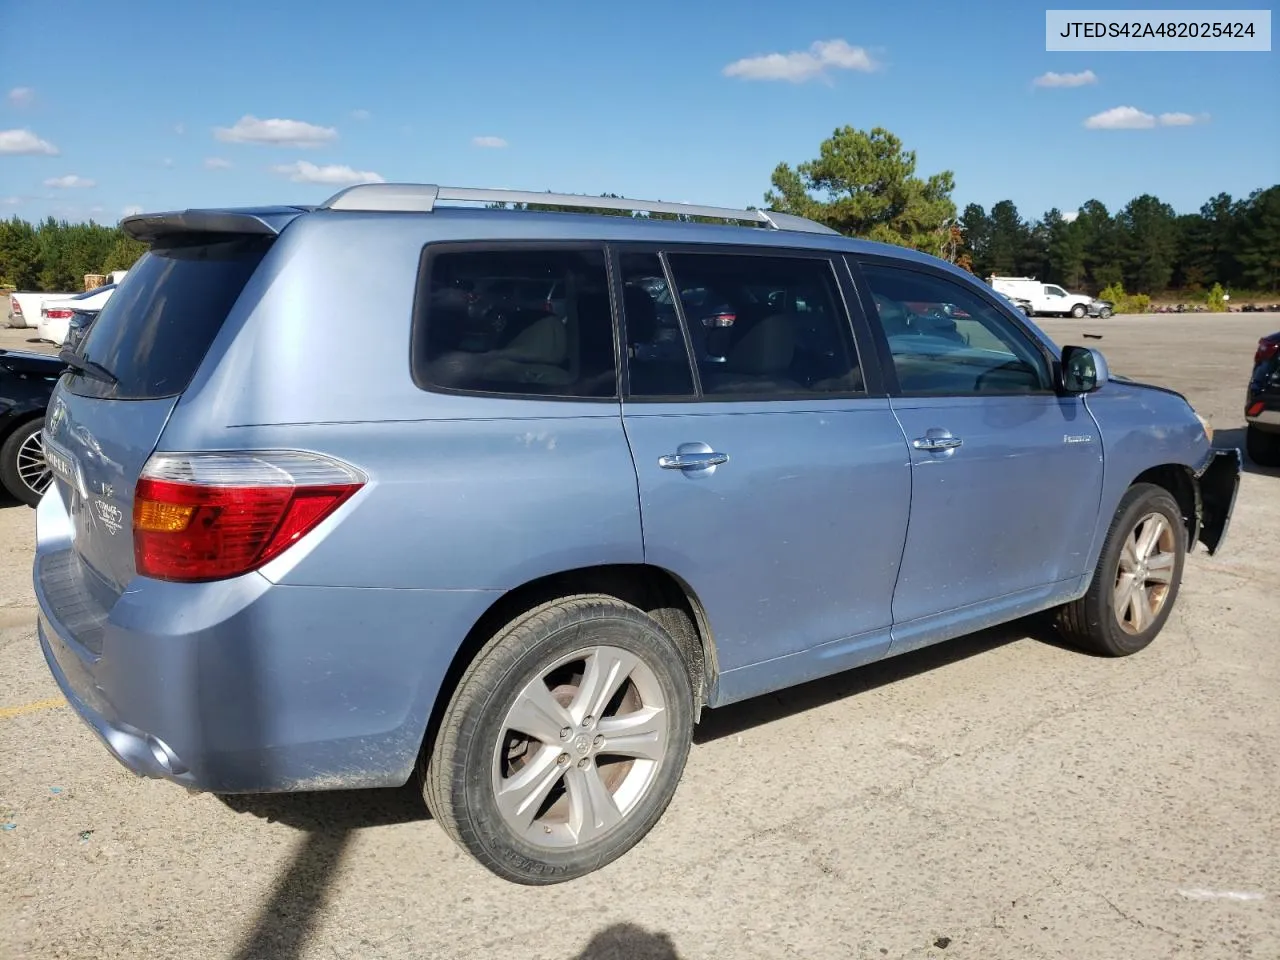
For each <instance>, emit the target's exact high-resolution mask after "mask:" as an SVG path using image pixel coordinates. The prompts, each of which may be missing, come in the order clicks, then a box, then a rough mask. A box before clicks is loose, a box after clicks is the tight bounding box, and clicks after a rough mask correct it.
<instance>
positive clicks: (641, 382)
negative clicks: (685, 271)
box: [619, 253, 697, 398]
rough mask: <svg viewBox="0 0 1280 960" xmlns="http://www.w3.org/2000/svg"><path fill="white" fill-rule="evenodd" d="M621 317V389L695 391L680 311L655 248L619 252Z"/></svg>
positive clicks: (643, 393)
mask: <svg viewBox="0 0 1280 960" xmlns="http://www.w3.org/2000/svg"><path fill="white" fill-rule="evenodd" d="M619 262H620V264H621V267H622V271H621V272H622V320H623V330H624V331H625V336H626V345H627V349H626V358H627V395H628V396H630V397H669V398H676V397H685V398H691V397H694V396H696V395H697V391H696V390H695V388H694V385H693V369H692V367H691V366H690V364H689V350H688V347H687V346H686V344H685V339H684V332H683V331H682V330H681V329H680V315H679V314H678V313H677V312H676V305H675V300H674V299H673V298H672V296H671V288H670V286H669V285H668V284H667V277H666V272H665V271H664V270H663V267H662V260H661V258H659V256H658V255H657V254H656V253H624V254H622V256H621V257H620V258H619Z"/></svg>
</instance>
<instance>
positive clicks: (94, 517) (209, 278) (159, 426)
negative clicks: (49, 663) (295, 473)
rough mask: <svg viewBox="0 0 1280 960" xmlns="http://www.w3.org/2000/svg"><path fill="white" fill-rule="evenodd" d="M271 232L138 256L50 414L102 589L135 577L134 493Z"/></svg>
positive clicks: (77, 523) (51, 446)
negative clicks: (82, 364)
mask: <svg viewBox="0 0 1280 960" xmlns="http://www.w3.org/2000/svg"><path fill="white" fill-rule="evenodd" d="M270 242H271V241H270V238H269V237H263V236H244V235H231V236H221V237H215V238H212V239H211V238H210V237H209V236H208V235H203V236H201V237H199V238H198V239H196V240H195V241H194V242H192V240H191V239H189V238H184V237H182V236H178V237H171V238H168V239H163V238H162V239H161V240H159V241H157V243H156V244H155V246H154V247H153V248H152V249H151V250H150V252H148V253H146V254H144V255H143V257H142V258H141V259H140V260H139V261H138V262H137V263H136V264H135V265H134V267H133V268H132V269H131V270H130V271H129V272H128V274H127V275H126V276H125V278H124V280H123V282H121V284H120V285H119V287H117V288H116V290H115V292H114V293H113V294H112V296H111V298H110V299H109V300H108V301H107V303H106V305H105V306H104V307H103V309H102V312H101V314H100V315H99V316H98V319H97V321H96V322H95V323H94V324H93V326H92V327H91V328H90V330H89V333H88V335H87V336H86V337H85V339H84V341H83V342H82V344H81V345H80V346H79V348H78V352H79V354H80V357H81V359H82V360H83V361H84V366H85V369H84V370H82V371H78V372H77V371H68V372H67V373H66V374H64V375H63V378H62V380H61V382H60V383H59V385H58V387H57V389H56V390H55V392H54V395H53V397H52V399H51V402H50V406H49V415H48V417H47V419H46V423H45V455H46V457H47V458H48V460H49V465H50V468H51V469H52V471H53V473H54V476H55V477H56V478H57V479H56V483H57V484H58V489H59V492H60V494H61V496H62V499H63V502H64V503H65V504H66V505H67V509H68V512H69V514H70V518H71V521H72V523H73V525H74V529H75V549H76V551H77V553H78V555H79V558H80V560H81V561H82V562H83V564H84V565H85V566H87V567H88V568H89V569H90V570H92V571H93V572H94V573H95V574H96V578H97V579H98V580H99V581H100V583H99V586H100V587H101V588H103V589H105V590H107V591H110V592H111V593H114V594H116V595H118V594H119V593H120V592H121V591H122V590H123V589H124V587H125V585H126V584H128V582H129V581H130V580H131V579H132V578H133V576H134V573H135V570H134V562H133V493H134V486H135V484H136V483H137V480H138V476H139V474H140V473H141V471H142V467H143V465H144V464H145V463H146V461H147V458H148V457H149V456H150V455H151V452H152V451H153V450H154V449H155V446H156V441H157V440H158V439H159V437H160V434H161V432H162V431H163V430H164V426H165V423H166V422H167V420H168V418H169V414H170V412H171V411H172V410H173V407H174V405H175V404H176V403H177V402H178V398H179V397H180V396H181V394H182V392H183V391H184V390H185V389H186V388H187V385H188V384H189V383H190V382H191V379H192V377H193V376H194V374H195V372H196V369H197V368H198V367H199V365H200V363H201V361H202V360H203V359H204V356H205V353H206V352H207V351H208V349H209V346H210V344H211V343H212V342H213V338H214V337H215V336H216V335H217V333H218V330H219V329H220V328H221V327H222V323H223V321H224V320H225V319H226V317H227V314H228V312H229V311H230V310H231V307H232V306H233V305H234V304H235V302H236V299H237V298H238V297H239V296H240V293H241V291H242V290H243V289H244V287H245V284H246V283H247V282H248V280H249V277H250V276H252V274H253V272H254V271H255V270H256V269H257V267H258V265H259V264H260V263H261V261H262V258H263V256H264V254H265V253H266V250H267V248H268V246H269V245H270Z"/></svg>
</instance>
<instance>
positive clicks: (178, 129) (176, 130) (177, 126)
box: [173, 123, 187, 136]
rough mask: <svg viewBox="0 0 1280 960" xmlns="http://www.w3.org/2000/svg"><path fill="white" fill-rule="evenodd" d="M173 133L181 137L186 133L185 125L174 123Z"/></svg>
mask: <svg viewBox="0 0 1280 960" xmlns="http://www.w3.org/2000/svg"><path fill="white" fill-rule="evenodd" d="M173 132H174V133H176V134H177V135H178V136H182V135H183V134H184V133H186V132H187V125H186V124H185V123H175V124H174V125H173Z"/></svg>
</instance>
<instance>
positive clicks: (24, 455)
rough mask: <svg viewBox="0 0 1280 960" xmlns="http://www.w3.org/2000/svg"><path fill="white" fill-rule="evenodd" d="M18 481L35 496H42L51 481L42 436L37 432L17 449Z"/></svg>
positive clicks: (51, 474) (51, 475)
mask: <svg viewBox="0 0 1280 960" xmlns="http://www.w3.org/2000/svg"><path fill="white" fill-rule="evenodd" d="M18 479H19V480H21V481H22V484H23V486H25V487H26V488H27V489H28V490H30V491H31V492H32V493H34V494H36V496H43V495H44V492H45V491H46V490H47V489H49V484H50V482H51V481H52V480H53V473H52V472H51V471H50V470H49V463H48V461H47V460H45V457H44V434H43V432H42V431H40V430H37V431H36V432H35V433H33V434H31V436H29V437H27V439H26V440H24V441H22V444H21V445H20V446H19V447H18Z"/></svg>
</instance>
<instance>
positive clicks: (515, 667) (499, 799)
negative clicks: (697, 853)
mask: <svg viewBox="0 0 1280 960" xmlns="http://www.w3.org/2000/svg"><path fill="white" fill-rule="evenodd" d="M692 736H693V690H692V685H691V683H690V678H689V672H688V669H687V667H686V666H685V662H684V659H683V658H682V656H681V655H680V653H679V649H678V647H677V645H676V643H675V641H674V640H673V639H672V638H671V636H670V634H668V633H667V631H666V630H664V629H663V628H662V627H661V626H660V625H659V624H658V623H657V622H656V621H654V620H653V619H652V618H651V617H649V616H648V615H646V614H645V613H643V612H642V611H641V610H639V609H638V608H636V607H634V606H632V605H630V604H627V603H623V602H621V601H619V600H615V599H614V598H612V597H607V596H602V595H583V596H574V597H568V598H564V599H560V600H555V601H552V602H550V603H546V604H543V605H542V606H540V607H536V608H534V609H533V610H530V611H529V612H528V613H525V614H523V615H522V616H520V617H517V618H516V619H515V620H513V621H512V622H511V623H509V624H508V625H507V626H506V627H504V628H503V629H502V630H500V631H499V632H498V633H497V634H496V635H495V636H494V637H493V638H492V639H491V640H490V641H489V642H488V643H487V644H486V645H485V646H484V648H483V649H482V650H481V651H480V653H479V654H478V655H477V656H476V658H475V660H474V661H472V663H471V665H470V666H469V667H468V668H467V670H466V672H465V673H464V674H463V676H462V679H461V681H460V682H459V684H458V688H457V690H456V691H455V692H454V694H453V697H452V699H451V700H450V702H449V706H448V708H447V709H446V711H445V713H444V716H443V718H442V720H441V724H440V729H439V733H438V734H437V736H436V738H435V743H434V744H433V745H432V747H431V750H430V753H429V755H426V754H424V756H425V763H424V764H423V767H422V770H421V776H422V784H423V796H424V797H425V799H426V802H427V806H428V807H429V808H430V810H431V813H432V815H433V816H434V817H435V818H436V819H437V820H438V821H439V822H440V824H441V826H443V827H444V829H445V832H446V833H448V834H449V836H450V837H452V838H453V840H454V841H455V842H457V843H458V844H459V845H460V846H462V848H463V849H465V850H466V851H467V852H468V853H469V854H471V856H473V857H474V858H475V859H476V860H478V861H479V862H480V863H481V864H482V865H483V866H484V867H486V868H487V869H488V870H490V871H491V872H493V873H495V874H497V875H498V876H500V877H503V878H504V879H507V880H511V881H513V882H515V883H521V884H529V885H545V884H551V883H560V882H563V881H566V880H572V879H574V878H576V877H580V876H583V875H584V874H587V873H591V872H592V871H594V870H597V869H599V868H600V867H603V866H604V865H605V864H607V863H610V862H611V861H613V860H616V859H617V858H618V857H620V856H622V855H623V854H624V853H626V852H627V851H628V850H630V849H631V848H632V847H633V846H635V845H636V844H637V843H638V842H639V841H640V840H641V838H643V837H644V836H645V834H647V833H648V832H649V830H650V829H652V827H653V825H654V824H655V823H657V821H658V820H659V818H660V817H661V816H662V814H663V812H664V811H665V810H666V808H667V805H668V804H669V803H670V802H671V798H672V796H674V794H675V790H676V786H677V784H678V783H679V781H680V776H681V774H682V773H683V771H684V764H685V760H686V758H687V757H688V753H689V744H690V742H691V740H692ZM598 761H599V762H598Z"/></svg>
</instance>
